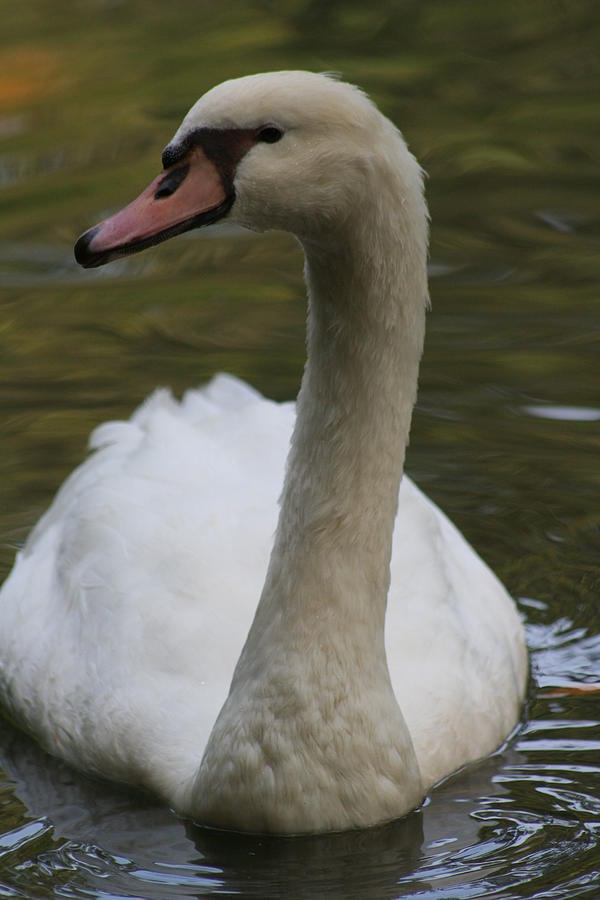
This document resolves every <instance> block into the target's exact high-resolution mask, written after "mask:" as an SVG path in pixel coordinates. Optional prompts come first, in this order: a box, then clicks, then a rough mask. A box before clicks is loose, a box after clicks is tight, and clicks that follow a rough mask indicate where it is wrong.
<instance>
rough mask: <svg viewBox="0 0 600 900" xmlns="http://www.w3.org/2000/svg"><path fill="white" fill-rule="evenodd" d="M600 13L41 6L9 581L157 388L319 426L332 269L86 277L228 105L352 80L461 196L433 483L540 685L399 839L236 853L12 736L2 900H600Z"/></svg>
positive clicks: (184, 263) (27, 183)
mask: <svg viewBox="0 0 600 900" xmlns="http://www.w3.org/2000/svg"><path fill="white" fill-rule="evenodd" d="M599 47H600V8H599V7H598V5H597V3H596V2H591V0H590V2H584V0H575V2H560V0H555V2H553V0H543V2H535V0H531V2H529V3H527V4H523V3H516V2H512V0H509V2H504V3H491V2H489V0H486V2H479V3H478V2H475V0H470V2H467V0H420V2H413V0H406V2H396V3H392V2H381V0H375V2H371V3H369V4H367V5H365V4H364V3H358V2H344V3H342V2H331V3H323V2H319V3H318V2H315V0H313V2H305V0H304V2H303V0H284V2H281V3H277V4H275V3H270V2H267V0H264V2H256V3H229V4H223V3H215V2H207V0H206V2H196V3H192V2H183V0H171V2H170V3H168V4H165V3H164V2H163V3H159V2H156V0H145V2H143V3H142V2H135V0H134V2H118V0H113V2H111V0H106V2H103V0H78V2H69V3H67V2H65V0H54V2H50V0H29V2H28V3H26V4H22V5H20V6H19V5H15V4H9V3H6V2H5V3H4V4H3V5H2V28H1V29H0V351H1V358H2V366H1V367H0V419H1V425H2V427H1V429H0V493H1V496H0V577H4V575H5V574H6V573H7V572H8V571H9V568H10V565H11V562H12V558H13V555H14V548H15V546H18V545H19V543H20V542H21V541H22V540H23V539H24V537H25V535H26V534H27V532H28V530H29V528H30V527H31V526H32V524H33V523H34V522H35V521H36V520H37V518H38V517H39V515H40V513H41V512H42V511H43V510H44V508H45V507H46V506H47V504H48V502H49V501H50V499H51V497H52V495H53V492H54V491H55V490H56V488H57V486H58V485H59V484H60V482H61V481H62V479H63V478H64V477H65V476H66V475H67V473H68V472H69V471H70V470H71V469H72V468H73V467H74V466H75V465H76V464H77V462H78V461H79V460H80V459H81V458H82V456H83V455H84V453H85V444H86V437H87V434H88V433H89V431H90V429H91V428H92V427H93V426H94V425H95V424H97V423H98V422H100V421H102V420H104V419H106V418H111V417H112V418H114V417H120V416H128V415H129V413H130V412H131V410H132V409H133V408H134V407H135V405H136V404H137V403H138V402H139V401H141V400H142V399H143V397H145V396H146V395H147V394H148V393H149V392H150V391H151V390H152V388H153V387H155V386H156V385H170V386H171V387H172V388H173V389H174V391H175V392H177V393H180V392H182V391H183V390H184V389H185V388H186V387H189V386H192V385H195V384H198V383H200V382H202V381H203V380H205V379H206V378H208V377H209V376H210V375H211V374H212V373H214V372H215V371H218V370H222V369H225V370H227V371H231V372H234V373H236V374H238V375H240V376H242V377H244V378H246V379H247V380H249V381H250V382H251V383H252V384H254V385H255V386H257V387H258V388H259V389H260V390H262V391H263V392H265V393H266V394H268V395H269V396H272V397H275V398H278V399H284V398H290V397H292V396H294V394H295V392H296V390H297V387H298V383H299V378H300V373H301V370H302V364H303V330H304V316H305V310H304V287H303V283H302V272H301V268H302V260H301V256H300V252H299V250H298V248H297V247H296V245H295V243H294V241H293V240H292V239H291V238H288V237H285V236H282V235H276V234H274V235H268V236H263V237H256V236H253V235H243V234H242V235H240V234H236V235H228V234H226V233H223V234H220V235H214V234H213V235H208V234H206V235H204V234H202V233H200V232H198V233H192V234H191V235H189V236H185V237H182V238H179V239H177V240H174V241H172V242H170V243H168V244H165V245H164V246H162V247H159V248H155V249H154V250H153V251H150V252H148V253H144V254H141V255H140V256H136V257H133V258H131V259H126V260H123V261H121V262H119V263H116V264H114V265H112V266H110V267H108V268H106V269H103V270H99V271H93V272H83V271H81V270H79V269H78V267H77V266H76V265H75V263H74V261H73V258H72V244H73V241H74V238H75V237H76V236H77V235H78V234H79V233H80V232H81V231H83V230H84V229H85V228H87V227H88V226H89V225H91V224H93V223H95V222H96V221H98V219H99V218H100V217H101V216H102V215H103V214H104V213H105V212H106V211H107V210H109V209H113V208H115V207H117V206H120V205H122V204H123V203H124V202H125V201H127V200H129V199H130V198H131V197H132V196H134V195H135V194H136V193H137V192H138V191H139V190H140V189H141V188H142V187H144V186H145V185H146V184H147V182H148V181H149V180H150V179H151V178H152V177H153V176H154V175H155V174H156V173H157V172H158V171H159V169H160V152H161V150H162V148H163V147H164V145H165V144H166V143H167V141H168V139H169V138H170V136H171V135H172V133H173V132H174V130H175V128H176V127H177V125H178V123H179V121H180V119H181V117H182V115H183V114H184V112H185V111H186V110H187V108H188V107H189V105H190V104H191V103H192V102H193V101H194V100H195V99H196V97H197V96H198V95H199V94H201V93H202V92H203V91H204V90H206V89H207V88H209V87H210V86H212V85H213V84H215V83H217V82H219V81H221V80H223V79H224V78H227V77H231V76H236V75H241V74H245V73H249V72H254V71H261V70H265V69H279V68H294V67H298V68H308V69H314V70H335V71H339V72H341V73H342V74H343V76H344V77H345V78H346V79H348V80H350V81H353V82H356V83H359V84H360V85H361V86H362V87H364V88H365V89H366V90H367V91H368V92H369V93H370V94H371V95H372V96H373V98H374V99H375V100H376V102H377V103H378V104H379V105H380V107H381V108H382V110H383V111H384V112H385V113H386V114H387V115H388V116H390V117H391V118H392V119H393V120H394V121H395V122H397V124H398V125H399V126H400V127H401V129H402V131H403V133H404V135H405V137H406V138H407V140H408V142H409V144H410V147H411V149H412V150H413V151H414V152H415V153H416V155H417V156H418V157H419V159H420V161H421V162H422V164H423V165H424V167H425V168H426V169H427V171H428V173H429V179H428V186H427V193H428V200H429V205H430V209H431V215H432V244H431V293H432V301H433V308H432V312H431V314H430V316H429V321H428V337H427V345H426V353H425V357H424V360H423V366H422V375H421V382H420V393H419V402H418V407H417V410H416V413H415V417H414V425H413V432H412V438H411V446H410V449H409V455H408V463H407V466H408V470H409V471H410V473H411V474H412V475H413V476H414V477H415V479H416V480H417V481H418V483H419V484H420V485H421V486H422V487H423V488H424V489H425V490H426V491H427V492H428V493H429V494H430V496H431V497H432V498H433V499H434V500H435V501H436V502H438V503H439V504H440V505H441V506H442V508H443V509H444V510H445V511H446V512H447V513H448V514H449V515H450V516H451V517H452V518H453V520H454V521H455V522H456V524H457V525H458V526H459V527H460V528H461V530H462V531H463V532H464V533H465V534H466V536H467V537H468V538H469V540H470V541H471V542H472V543H473V544H474V545H475V547H476V548H477V549H478V550H479V551H480V552H481V553H482V555H483V556H484V557H485V558H486V559H487V560H488V562H490V564H491V565H492V566H493V567H494V569H495V570H496V571H497V572H498V574H499V575H500V576H501V577H502V578H503V580H504V581H505V583H506V584H507V586H508V587H509V589H510V591H511V592H512V593H513V594H514V595H515V596H516V597H519V598H522V599H521V601H520V604H521V610H522V612H523V614H524V616H525V617H526V619H527V623H528V638H529V643H530V647H531V651H532V683H531V687H530V694H529V700H528V706H527V709H526V710H525V712H524V716H523V727H522V730H521V731H520V732H519V733H518V734H517V735H516V736H515V737H514V738H513V739H512V740H511V741H509V742H508V744H507V745H506V747H505V748H503V749H502V750H501V751H500V752H499V753H498V754H496V755H494V756H493V757H491V758H490V759H489V760H487V761H485V762H483V763H481V764H479V765H476V766H473V767H470V768H469V769H468V770H467V771H465V772H463V773H460V774H458V775H456V776H455V777H453V778H452V779H450V780H449V781H448V782H446V783H445V784H444V785H443V786H442V787H440V788H438V789H437V790H435V791H434V792H432V794H431V797H430V798H429V800H428V802H427V804H426V805H425V806H424V807H423V808H422V809H421V810H418V811H416V812H415V813H413V814H412V815H410V816H408V817H407V818H406V819H405V820H403V821H401V822H399V823H396V824H394V825H392V826H389V827H386V828H384V829H376V830H373V831H370V832H362V833H356V834H350V835H343V836H337V837H326V838H323V837H321V838H311V839H303V840H281V839H280V840H264V839H258V838H243V837H233V836H225V835H221V834H216V833H213V832H210V831H207V830H203V829H198V828H195V827H194V826H192V825H190V824H189V823H186V822H183V821H180V820H179V819H177V818H176V817H174V816H173V815H171V814H170V813H169V812H168V811H167V810H164V809H162V808H161V807H160V806H158V805H157V804H155V803H154V801H153V800H152V799H150V798H146V797H140V796H138V795H131V794H128V793H124V792H122V791H119V790H117V789H116V788H113V787H112V786H107V785H104V784H96V783H94V782H91V781H88V780H86V779H83V778H81V777H79V776H78V775H76V774H75V773H73V772H72V771H70V770H69V769H68V768H66V767H64V766H62V765H60V764H59V763H57V762H56V761H54V760H51V759H49V758H48V757H46V756H45V755H44V754H42V753H41V752H40V751H38V750H37V748H36V747H35V746H34V745H33V744H32V742H31V741H29V740H28V739H26V738H23V737H22V736H21V735H19V734H18V733H17V732H14V731H13V730H12V729H11V728H10V727H9V726H8V725H7V724H4V723H0V896H7V897H26V898H30V897H47V896H54V895H56V896H60V897H115V898H116V897H138V898H139V897H144V898H150V897H152V898H154V897H156V898H167V897H168V898H170V897H196V896H208V895H211V894H229V893H235V894H238V895H241V896H248V897H256V898H270V897H280V896H281V897H291V898H298V897H307V898H315V897H344V898H345V897H349V898H350V897H352V898H354V897H356V898H363V897H364V898H376V900H379V898H392V897H404V896H412V895H417V896H419V897H421V898H439V897H444V898H463V897H464V898H475V897H484V896H485V897H488V896H494V897H542V898H552V900H555V898H571V897H580V896H581V897H583V896H585V897H590V898H591V897H597V896H599V895H600V695H593V694H590V695H587V696H577V695H574V696H568V695H567V696H562V697H553V696H551V695H550V694H551V692H550V691H549V687H551V686H555V685H557V684H558V685H561V684H562V685H564V684H572V683H577V682H581V681H596V680H600V610H599V596H600V576H599V561H600V516H599V513H598V507H599V504H598V494H599V490H598V488H599V481H600V476H599V466H598V454H599V450H600V364H599V356H600V352H599V348H600V340H599V339H600V326H599V321H600V313H599V310H600V305H599V299H600V298H599V294H600V278H599V273H600V263H599V258H600V254H599V249H600V246H599V245H600V240H599V238H600V215H599V212H598V210H599V200H600V191H599V171H600V116H599V114H598V107H599V104H598V95H599V93H600V53H599V52H598V48H599Z"/></svg>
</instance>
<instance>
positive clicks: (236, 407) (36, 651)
mask: <svg viewBox="0 0 600 900" xmlns="http://www.w3.org/2000/svg"><path fill="white" fill-rule="evenodd" d="M163 167H164V168H163V171H162V172H161V174H160V175H158V177H157V178H156V179H154V181H153V182H152V183H151V184H150V185H149V187H148V188H147V189H146V190H145V191H143V192H142V194H141V195H140V196H139V197H138V198H137V199H136V200H134V201H133V202H132V203H130V204H129V205H128V206H127V207H125V208H124V209H123V210H121V211H120V212H117V213H116V214H115V215H113V216H111V217H109V218H108V219H106V220H105V221H104V222H102V223H100V225H98V226H96V227H95V228H92V229H90V230H89V231H88V232H86V233H85V234H84V235H83V236H82V237H81V238H80V239H79V240H78V242H77V244H76V247H75V255H76V258H77V260H78V261H79V262H80V263H81V264H82V265H84V266H87V267H92V266H98V265H101V264H104V263H106V262H108V261H109V260H111V259H113V258H115V257H118V256H123V255H125V254H128V253H133V252H136V251H138V250H142V249H144V248H146V247H149V246H151V245H152V244H156V243H158V242H159V241H162V240H165V239H166V238H169V237H171V236H173V235H175V234H178V233H180V232H183V231H186V230H189V229H191V228H196V227H200V226H203V225H206V224H210V223H212V222H216V221H217V220H219V219H223V218H228V219H229V220H230V221H231V222H234V223H237V224H239V225H242V226H244V227H246V228H250V229H253V230H255V231H259V232H262V231H266V230H269V229H283V230H286V231H289V232H291V233H292V234H294V235H295V236H296V237H297V239H298V240H299V242H300V243H301V245H302V247H303V250H304V254H305V262H306V265H305V278H306V283H307V288H308V305H309V312H308V326H307V328H308V332H307V347H308V354H307V363H306V368H305V371H304V375H303V379H302V385H301V389H300V393H299V395H298V399H297V403H296V406H295V407H294V405H293V404H291V403H283V404H277V403H274V402H271V401H270V400H268V399H265V398H264V397H262V396H260V395H259V394H258V393H257V392H256V391H255V390H254V389H253V388H251V387H250V386H248V385H246V384H244V383H242V382H240V381H238V380H237V379H235V378H232V377H229V376H226V375H218V376H216V377H215V378H214V379H213V380H212V381H211V382H210V383H209V384H208V385H207V386H205V387H203V388H201V389H199V390H193V391H190V392H188V393H186V394H185V396H184V397H183V399H182V400H181V402H179V401H176V400H175V399H174V398H173V397H172V396H171V395H170V394H169V393H168V392H167V391H164V390H159V391H158V392H157V393H155V394H154V395H153V396H151V397H150V398H149V399H148V400H147V401H146V402H145V403H144V404H143V405H142V406H141V408H139V409H138V410H137V411H136V412H135V413H134V414H133V416H132V418H131V419H130V420H129V421H128V422H109V423H105V424H104V425H101V426H100V427H99V428H97V429H96V430H95V431H94V433H93V434H92V437H91V441H90V443H91V448H92V449H93V453H92V454H91V455H90V456H89V457H88V458H87V460H86V461H85V462H84V463H83V464H82V465H81V466H80V467H79V468H78V469H77V470H76V471H75V472H74V473H73V474H72V475H71V476H70V477H69V478H68V480H67V481H66V482H65V484H64V485H63V486H62V487H61V489H60V490H59V492H58V494H57V496H56V498H55V500H54V502H53V503H52V505H51V506H50V509H49V510H48V511H47V512H46V513H45V515H44V516H43V517H42V518H41V520H40V522H39V523H38V525H37V526H36V528H35V529H34V530H33V532H32V534H31V536H30V537H29V539H28V541H27V542H26V544H25V546H24V548H23V549H22V551H21V552H19V553H18V554H17V558H16V561H15V565H14V568H13V570H12V572H11V573H10V575H9V577H8V579H7V581H6V582H5V584H4V586H3V589H2V592H1V594H0V698H1V702H2V706H3V708H4V710H5V713H6V714H7V715H8V716H10V717H12V718H13V719H14V720H16V722H17V723H19V724H20V725H21V726H22V727H23V728H25V729H26V730H27V731H29V732H30V733H31V734H32V735H34V736H35V737H36V738H37V739H38V741H39V742H40V743H41V744H42V745H43V746H44V747H45V748H46V749H47V750H48V751H50V752H51V753H53V754H55V755H57V756H59V757H62V758H63V759H64V760H66V761H68V762H69V763H71V764H72V765H73V766H75V767H77V768H79V769H81V770H84V771H86V772H88V773H92V774H95V775H99V776H102V777H104V778H108V779H114V780H117V781H123V782H128V783H131V784H134V785H139V786H143V787H145V788H147V789H150V790H151V791H153V792H155V793H156V794H158V795H159V796H160V797H161V798H163V799H164V800H165V801H166V802H167V803H168V804H170V805H171V807H173V808H174V809H175V810H176V811H178V812H179V813H181V814H183V815H186V816H190V817H192V818H194V819H195V820H196V821H197V822H199V823H202V824H206V825H211V826H217V827H223V828H230V829H237V830H250V831H256V832H275V833H288V834H294V833H306V832H325V831H335V830H344V829H351V828H358V827H366V826H371V825H375V824H377V823H381V822H385V821H387V820H391V819H394V818H397V817H399V816H402V815H403V814H405V813H407V812H408V811H410V810H411V809H413V808H414V807H416V806H418V804H419V803H420V802H421V801H422V799H423V797H424V795H425V794H426V792H427V791H429V789H430V788H431V787H432V786H433V785H434V784H435V783H436V782H437V781H439V780H440V779H441V778H442V777H444V776H445V775H447V774H449V773H451V772H453V771H454V770H456V769H457V768H459V767H460V766H461V765H463V764H465V763H467V762H469V761H470V760H474V759H477V758H479V757H482V756H485V755H487V754H489V753H490V752H492V751H493V750H494V749H496V748H497V747H498V746H499V745H500V744H501V742H502V741H503V740H504V739H505V738H506V736H507V735H508V734H509V733H510V732H511V730H512V729H513V728H514V727H515V724H516V723H517V722H518V719H519V716H520V710H521V705H522V701H523V697H524V691H525V685H526V680H527V669H528V663H527V654H526V649H525V642H524V636H523V628H522V624H521V621H520V618H519V616H518V614H517V612H516V609H515V606H514V603H513V601H512V599H511V598H510V597H509V595H508V594H507V592H506V590H505V589H504V587H503V586H502V585H501V584H500V582H499V581H498V580H497V578H496V577H495V575H494V574H493V573H492V572H491V571H490V570H489V569H488V567H487V566H486V565H485V564H484V563H483V562H482V560H481V559H480V558H479V557H478V556H477V554H476V553H475V551H474V550H473V549H472V548H471V547H470V546H469V545H468V544H467V543H466V541H465V540H464V538H463V537H462V536H461V535H460V533H459V532H458V531H457V530H456V528H455V527H454V526H453V525H452V524H451V523H450V522H449V520H448V519H447V518H446V517H445V516H444V515H443V513H442V512H440V510H439V509H438V508H437V507H436V506H435V505H434V504H433V503H432V502H431V501H429V500H428V499H427V498H426V497H425V496H424V495H423V494H422V493H421V492H420V491H419V489H418V488H417V487H416V486H415V485H414V484H413V482H412V481H410V479H409V478H408V477H407V476H406V475H404V476H403V477H402V473H403V464H404V455H405V448H406V444H407V440H408V433H409V426H410V419H411V414H412V408H413V404H414V401H415V396H416V389H417V376H418V368H419V361H420V357H421V352H422V347H423V338H424V324H425V312H426V307H427V305H428V289H427V279H426V257H427V242H428V218H427V209H426V206H425V201H424V197H423V187H422V172H421V169H420V167H419V165H418V163H417V161H416V160H415V158H414V157H413V156H412V155H411V153H410V152H409V150H408V149H407V146H406V144H405V143H404V141H403V138H402V136H401V135H400V133H399V132H398V130H397V129H396V128H395V126H394V125H393V124H392V123H391V122H390V121H389V120H388V119H387V118H385V117H384V116H383V115H382V114H381V113H380V112H379V111H378V109H377V108H376V106H375V105H374V104H373V103H372V102H371V101H370V100H369V99H368V97H367V96H366V95H365V94H364V93H362V92H361V91H360V90H359V89H357V88H356V87H353V86H351V85H349V84H346V83H343V82H341V81H338V80H336V79H334V78H332V77H330V76H327V75H321V74H315V73H309V72H275V73H266V74H260V75H253V76H246V77H243V78H239V79H235V80H230V81H227V82H225V83H223V84H221V85H219V86H217V87H215V88H213V89H212V90H210V91H208V93H206V94H204V96H202V97H201V98H200V100H199V101H198V102H197V103H196V104H195V105H194V106H193V107H192V108H191V110H190V111H189V112H188V114H187V115H186V116H185V118H184V120H183V123H182V124H181V126H180V128H179V129H178V131H177V132H176V134H175V136H174V137H173V139H172V140H171V142H170V143H169V144H168V146H167V148H166V149H165V151H164V153H163ZM288 450H289V454H288ZM286 456H287V462H286ZM282 483H283V490H282V493H281V496H280V498H279V510H278V497H279V494H280V490H281V484H282ZM273 535H274V538H273ZM390 582H391V584H390ZM261 587H262V591H261ZM257 601H258V606H256V603H257ZM386 606H387V616H386ZM253 613H254V614H253Z"/></svg>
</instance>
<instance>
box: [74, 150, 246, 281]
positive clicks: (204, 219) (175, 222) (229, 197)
mask: <svg viewBox="0 0 600 900" xmlns="http://www.w3.org/2000/svg"><path fill="white" fill-rule="evenodd" d="M234 199H235V194H234V192H233V188H232V187H229V190H228V189H227V188H226V187H225V185H224V184H223V179H222V177H221V175H220V173H219V171H218V169H217V167H216V165H215V163H214V162H213V161H212V160H211V159H209V158H208V157H207V156H206V155H205V154H204V152H203V151H202V149H201V148H200V147H198V146H195V147H194V148H193V149H192V150H190V151H189V153H188V154H187V155H186V156H185V157H184V159H182V160H181V161H178V162H177V163H176V164H175V165H173V166H170V167H169V168H167V169H165V171H164V172H162V173H161V174H160V175H158V176H157V177H156V178H155V179H154V181H152V182H151V183H150V184H149V185H148V187H147V188H146V190H145V191H143V192H142V193H141V194H140V195H139V197H137V198H136V199H135V200H133V201H132V202H131V203H130V204H129V205H128V206H126V207H125V208H124V209H122V210H120V211H119V212H118V213H115V215H114V216H110V217H109V218H108V219H104V221H103V222H100V224H99V225H96V226H94V228H90V229H89V230H88V231H86V232H85V233H84V234H82V235H81V237H80V238H79V240H78V241H77V243H76V244H75V259H76V260H77V262H78V263H79V264H80V265H82V266H84V267H85V268H86V269H89V268H94V267H96V266H102V265H104V263H107V262H109V261H110V260H112V259H116V258H118V257H120V256H128V255H129V254H131V253H137V252H138V251H139V250H145V249H146V247H151V246H153V245H154V244H159V243H160V242H161V241H166V240H167V239H168V238H170V237H173V236H174V235H176V234H181V233H182V232H184V231H190V230H191V229H192V228H199V227H200V226H201V225H210V224H211V223H212V222H216V221H217V219H220V218H222V217H223V216H225V215H226V214H227V213H228V212H229V210H230V209H231V206H232V204H233V201H234Z"/></svg>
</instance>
